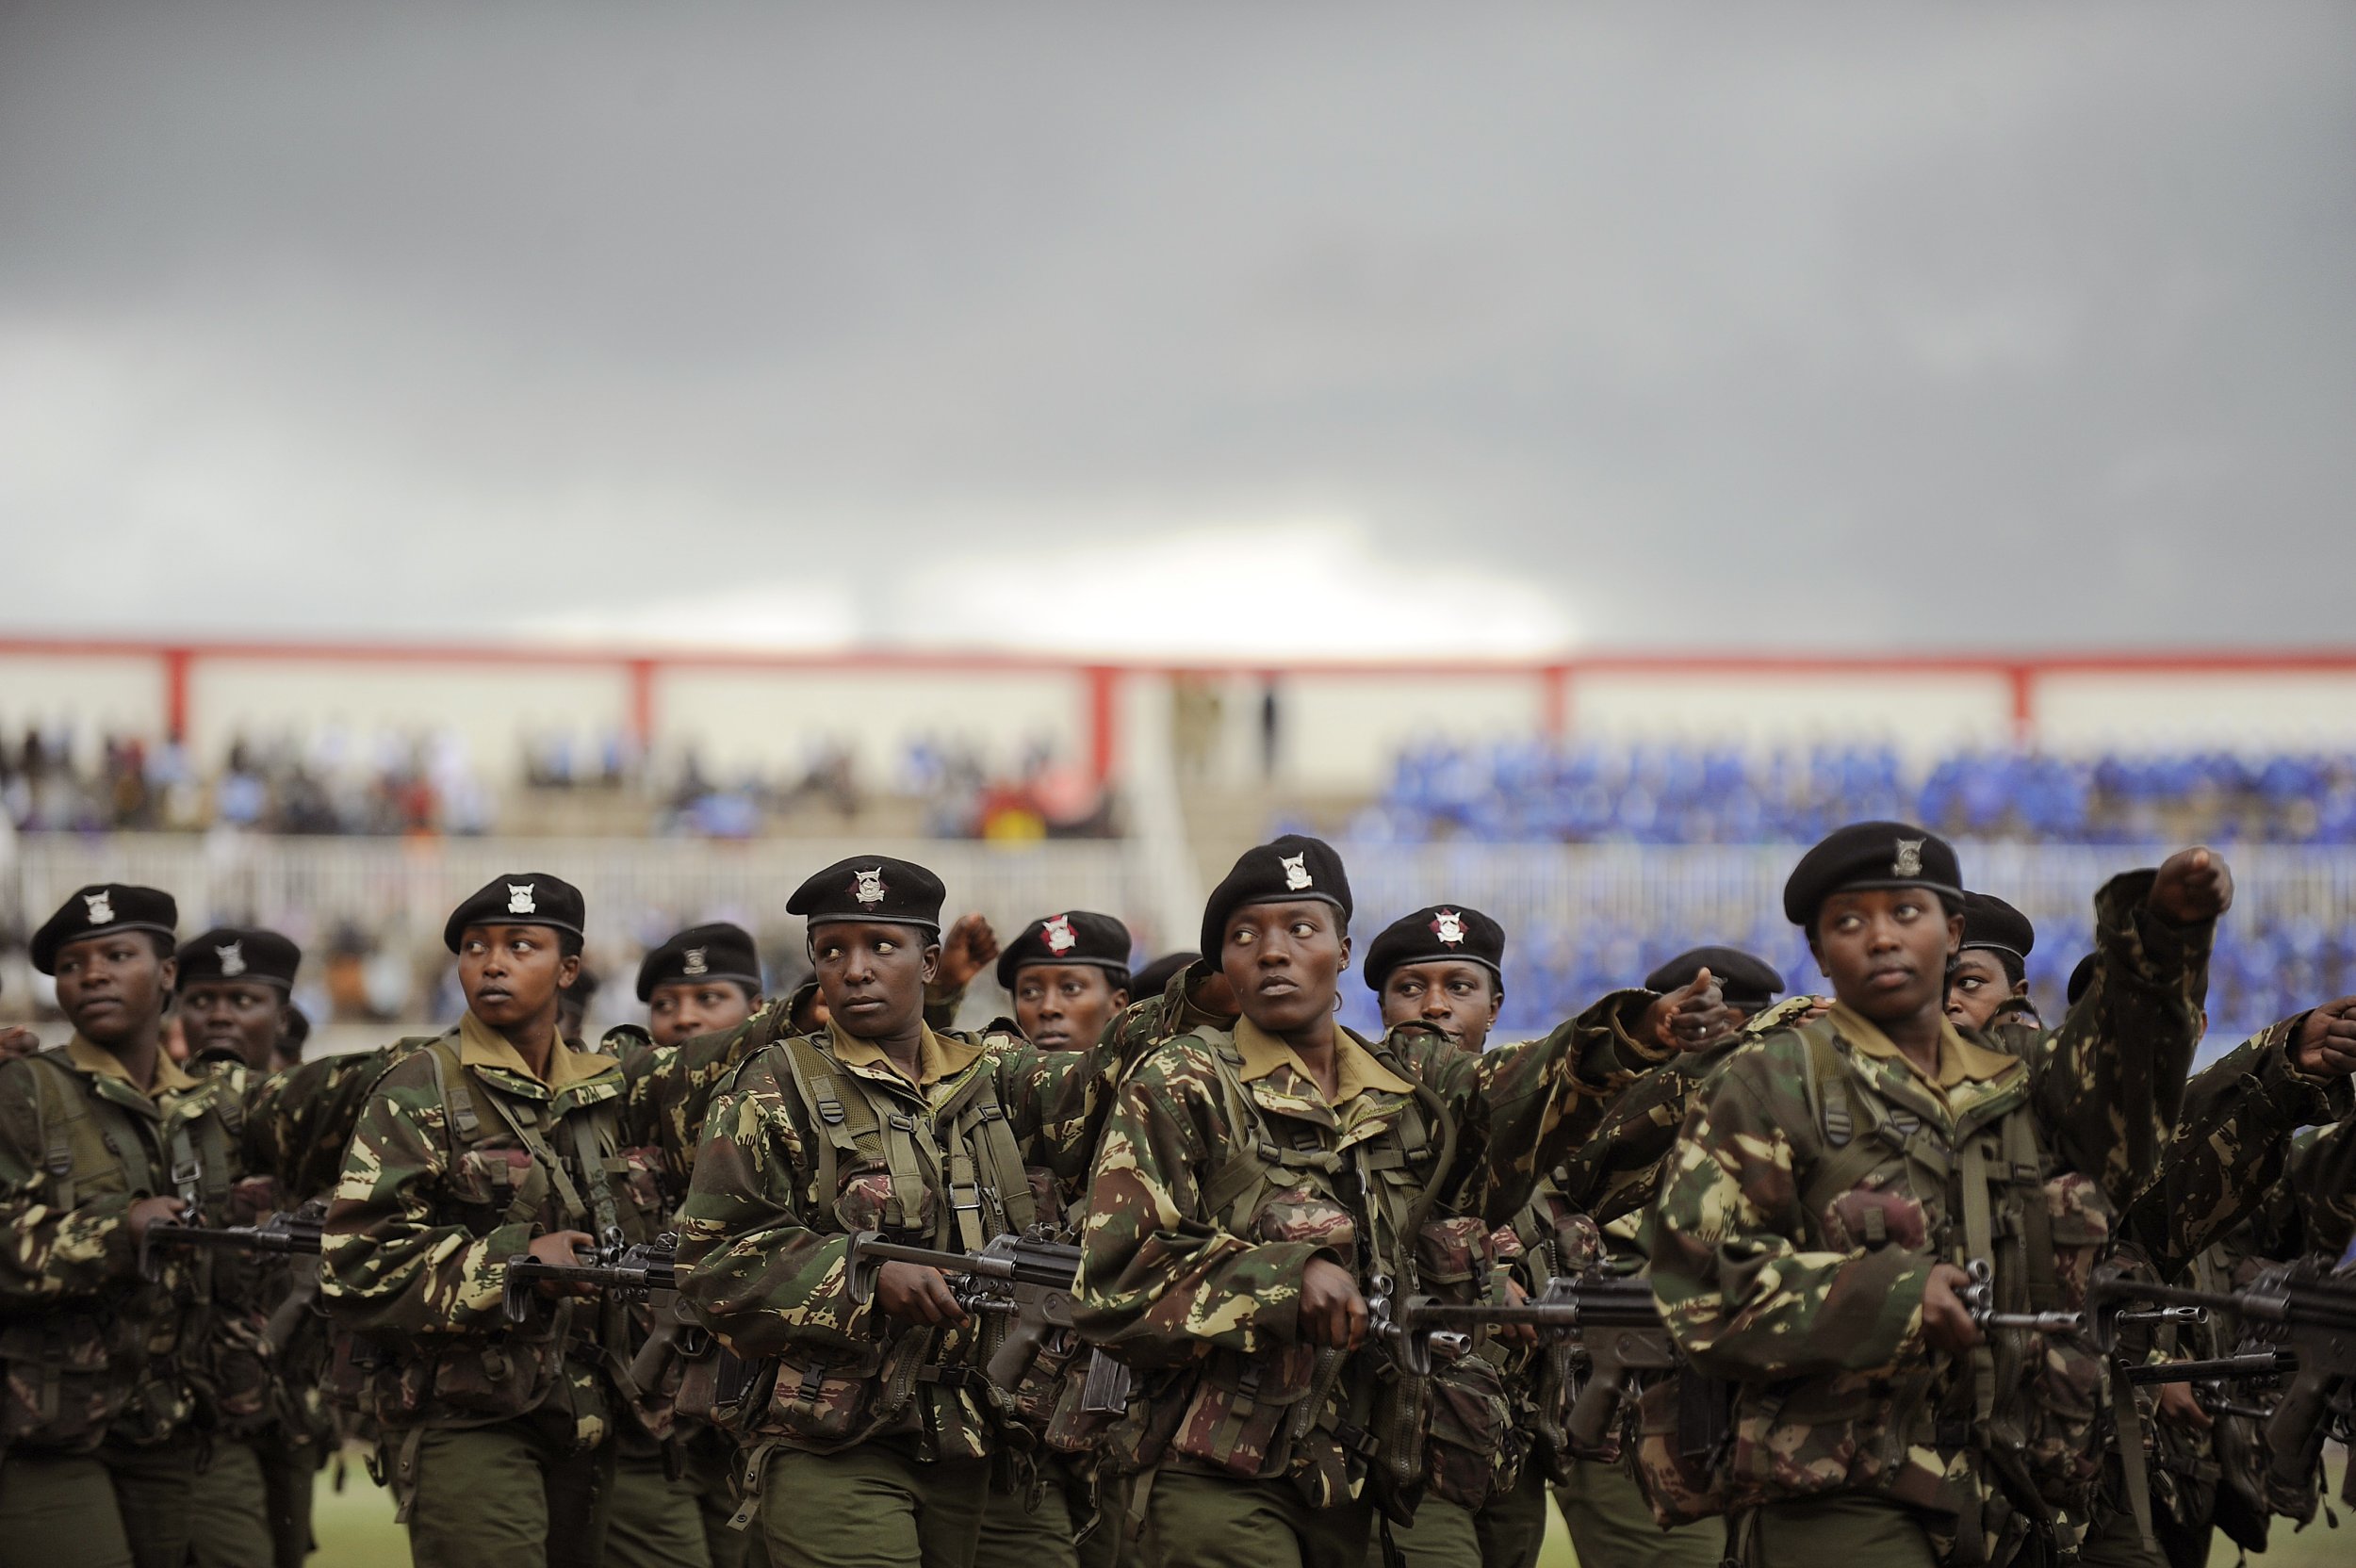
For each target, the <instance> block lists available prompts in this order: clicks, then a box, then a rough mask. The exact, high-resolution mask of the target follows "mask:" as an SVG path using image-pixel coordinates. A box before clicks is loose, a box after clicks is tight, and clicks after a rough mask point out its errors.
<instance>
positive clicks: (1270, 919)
mask: <svg viewBox="0 0 2356 1568" xmlns="http://www.w3.org/2000/svg"><path fill="white" fill-rule="evenodd" d="M1349 962H1350V939H1349V938H1348V937H1347V936H1345V935H1343V933H1342V928H1341V911H1340V910H1338V909H1336V908H1334V907H1333V906H1332V905H1331V904H1326V903H1322V902H1320V901H1317V900H1315V899H1304V900H1302V901H1301V902H1300V903H1298V904H1249V905H1246V906H1245V907H1242V908H1240V909H1238V910H1236V911H1235V913H1234V914H1233V915H1231V916H1230V917H1228V921H1227V935H1226V938H1225V939H1224V940H1223V941H1222V942H1221V943H1220V946H1219V972H1221V973H1222V974H1224V975H1226V976H1227V984H1228V985H1229V986H1230V987H1231V988H1233V989H1234V990H1235V1005H1236V1006H1237V1008H1238V1009H1239V1010H1240V1011H1241V1012H1242V1013H1243V1016H1244V1017H1246V1018H1248V1019H1250V1020H1251V1021H1252V1022H1254V1023H1256V1024H1258V1025H1259V1026H1260V1027H1261V1028H1263V1029H1265V1030H1267V1031H1268V1033H1269V1034H1271V1035H1284V1034H1289V1033H1292V1032H1294V1031H1297V1030H1301V1029H1306V1028H1308V1027H1310V1026H1311V1025H1312V1024H1315V1023H1317V1021H1319V1020H1321V1019H1328V1018H1331V1017H1332V1016H1333V996H1334V989H1335V987H1336V985H1337V984H1338V983H1339V980H1340V976H1341V972H1342V966H1343V965H1345V964H1347V963H1349Z"/></svg>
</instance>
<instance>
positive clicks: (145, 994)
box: [0, 882, 233, 1568]
mask: <svg viewBox="0 0 2356 1568" xmlns="http://www.w3.org/2000/svg"><path fill="white" fill-rule="evenodd" d="M177 919H178V909H177V907H176V906H175V905H174V903H173V901H172V895H171V894H170V893H166V892H160V891H158V890H155V889H154V888H141V887H134V886H131V885H128V884H124V883H120V882H102V883H95V884H92V885H91V886H90V887H87V888H83V889H82V890H79V891H77V892H75V893H74V895H73V896H72V897H70V898H68V899H67V900H66V901H65V903H64V905H63V906H62V907H59V908H58V910H57V913H55V914H53V915H52V916H50V917H49V919H48V921H47V922H46V923H44V924H43V925H42V926H41V929H40V930H39V931H37V932H35V933H34V935H33V939H32V943H31V948H32V959H33V965H34V967H35V968H36V969H38V970H40V971H41V972H42V973H44V974H51V975H55V976H56V977H57V1005H58V1006H59V1007H60V1008H61V1009H62V1010H63V1011H64V1013H65V1015H66V1017H67V1018H68V1019H69V1020H70V1021H72V1022H73V1024H74V1036H73V1038H71V1039H70V1040H68V1041H67V1042H66V1043H65V1044H64V1045H62V1046H57V1047H53V1048H51V1049H49V1050H45V1051H41V1052H39V1053H37V1054H34V1055H32V1056H30V1057H27V1058H23V1059H19V1060H14V1061H9V1062H6V1063H4V1064H0V1203H5V1205H6V1215H7V1220H8V1250H7V1254H6V1256H5V1258H0V1363H4V1364H5V1368H4V1370H5V1381H0V1451H4V1457H0V1562H4V1563H24V1564H27V1565H34V1564H41V1565H46V1564H51V1563H61V1562H74V1563H88V1564H91V1565H93V1568H128V1565H133V1564H136V1565H137V1568H181V1565H182V1562H183V1560H184V1559H185V1558H186V1556H187V1554H188V1510H189V1501H190V1496H191V1492H192V1488H193V1485H194V1476H195V1467H196V1460H197V1457H198V1449H199V1442H198V1438H197V1435H196V1433H195V1431H194V1429H193V1428H192V1423H193V1422H194V1420H195V1419H196V1417H197V1414H198V1408H197V1400H196V1395H195V1391H194V1389H193V1387H192V1385H191V1382H190V1378H189V1371H190V1368H189V1366H188V1359H189V1358H190V1357H192V1356H193V1355H194V1353H195V1352H196V1350H197V1349H198V1345H199V1341H200V1340H201V1338H202V1336H203V1334H204V1332H205V1317H206V1307H207V1302H206V1300H205V1296H206V1292H207V1288H208V1282H207V1280H206V1278H205V1268H204V1266H203V1265H202V1264H201V1263H199V1264H195V1265H191V1264H189V1263H188V1260H186V1259H183V1258H179V1257H166V1258H162V1259H159V1260H157V1267H156V1269H155V1278H154V1279H153V1280H150V1279H149V1278H148V1277H147V1276H146V1274H145V1272H144V1271H143V1270H142V1268H141V1266H140V1252H141V1248H142V1244H143V1242H144V1240H145V1237H146V1232H147V1228H148V1226H150V1225H151V1224H154V1223H155V1222H156V1221H158V1220H166V1221H169V1220H177V1219H179V1218H181V1217H184V1216H188V1217H198V1218H202V1219H203V1220H205V1222H207V1223H212V1224H221V1223H223V1222H225V1220H226V1219H227V1217H228V1206H229V1185H230V1182H231V1180H232V1169H233V1156H232V1155H231V1153H230V1144H231V1141H232V1139H231V1135H230V1133H229V1130H228V1128H227V1127H226V1126H225V1125H224V1123H223V1121H222V1119H221V1116H220V1114H219V1112H218V1111H217V1109H216V1108H215V1096H214V1091H213V1088H212V1086H210V1085H209V1084H208V1083H206V1082H205V1080H203V1079H199V1078H194V1077H191V1076H189V1075H188V1073H186V1072H183V1071H182V1070H180V1069H179V1068H178V1067H177V1066H175V1065H174V1064H173V1063H172V1059H171V1057H170V1056H168V1055H167V1054H165V1053H164V1051H163V1048H162V1037H163V1019H164V1009H165V1006H166V1005H167V1004H168V1002H169V1000H170V998H171V995H172V980H173V972H174V971H173V949H172V927H173V925H174V923H176V921H177Z"/></svg>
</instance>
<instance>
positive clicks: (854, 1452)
mask: <svg viewBox="0 0 2356 1568" xmlns="http://www.w3.org/2000/svg"><path fill="white" fill-rule="evenodd" d="M989 1500H990V1461H988V1460H986V1459H946V1460H921V1459H918V1458H917V1457H916V1456H915V1455H914V1454H912V1453H910V1452H909V1451H908V1449H907V1448H906V1447H905V1446H901V1445H899V1444H896V1443H888V1442H886V1443H862V1444H860V1445H859V1446H857V1447H855V1448H846V1449H844V1450H843V1452H841V1453H839V1454H805V1453H798V1452H795V1451H794V1450H792V1449H787V1448H779V1449H777V1450H776V1451H775V1452H773V1453H772V1454H771V1455H770V1456H769V1461H768V1463H767V1465H766V1466H765V1467H764V1468H763V1470H762V1472H761V1538H762V1540H763V1541H764V1542H766V1543H767V1546H768V1552H769V1561H770V1564H771V1565H772V1568H972V1565H973V1549H974V1543H975V1541H976V1539H977V1538H978V1535H979V1532H980V1528H981V1518H982V1510H983V1509H984V1508H985V1507H986V1506H987V1505H988V1503H989Z"/></svg>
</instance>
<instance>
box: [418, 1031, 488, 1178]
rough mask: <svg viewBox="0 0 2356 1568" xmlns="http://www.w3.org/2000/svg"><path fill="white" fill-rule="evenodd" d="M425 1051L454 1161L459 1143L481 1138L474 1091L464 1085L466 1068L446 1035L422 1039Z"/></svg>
mask: <svg viewBox="0 0 2356 1568" xmlns="http://www.w3.org/2000/svg"><path fill="white" fill-rule="evenodd" d="M425 1054H426V1056H427V1059H429V1060H430V1061H432V1062H433V1064H434V1091H435V1092H436V1093H437V1094H439V1095H440V1096H441V1099H442V1109H443V1111H444V1113H445V1115H444V1118H443V1121H444V1125H446V1126H448V1127H449V1128H450V1136H451V1138H452V1139H453V1141H452V1143H451V1145H450V1154H451V1157H452V1159H453V1161H454V1160H455V1158H456V1156H457V1153H458V1147H459V1145H461V1144H468V1143H475V1142H478V1141H480V1140H481V1138H482V1136H483V1118H482V1117H481V1116H480V1115H479V1114H477V1112H476V1110H475V1103H474V1090H473V1089H472V1088H471V1087H469V1086H467V1083H466V1068H465V1066H464V1065H463V1064H462V1063H460V1061H459V1060H458V1048H457V1047H456V1046H454V1045H452V1044H450V1037H449V1036H448V1035H437V1036H435V1037H434V1038H432V1039H430V1040H428V1041H426V1042H425Z"/></svg>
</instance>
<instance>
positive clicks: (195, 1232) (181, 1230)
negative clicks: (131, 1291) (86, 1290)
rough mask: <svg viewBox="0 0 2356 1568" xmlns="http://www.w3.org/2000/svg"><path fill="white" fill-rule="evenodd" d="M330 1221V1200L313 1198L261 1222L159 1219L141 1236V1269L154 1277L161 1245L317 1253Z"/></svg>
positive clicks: (309, 1254) (286, 1252) (243, 1250)
mask: <svg viewBox="0 0 2356 1568" xmlns="http://www.w3.org/2000/svg"><path fill="white" fill-rule="evenodd" d="M326 1223H327V1202H326V1200H324V1199H319V1198H314V1199H313V1200H311V1201H309V1202H307V1203H305V1204H303V1206H302V1207H301V1208H299V1209H296V1210H294V1211H293V1212H292V1213H287V1212H285V1211H281V1212H279V1213H277V1214H274V1215H271V1216H270V1217H269V1218H268V1219H265V1220H263V1221H262V1222H261V1223H260V1224H259V1225H182V1224H179V1223H177V1222H175V1221H172V1220H157V1221H156V1222H155V1223H154V1224H152V1225H150V1226H148V1228H147V1230H146V1231H145V1232H144V1233H142V1234H141V1235H140V1236H139V1272H140V1274H142V1275H144V1276H145V1277H146V1278H148V1279H150V1280H153V1279H154V1278H155V1273H156V1270H157V1268H158V1267H159V1266H160V1260H159V1259H158V1258H157V1257H156V1256H155V1249H157V1248H159V1247H173V1248H180V1247H188V1248H214V1249H219V1250H222V1251H230V1252H261V1253H278V1254H282V1255H287V1256H303V1255H307V1256H310V1257H318V1256H319V1235H320V1233H321V1232H322V1231H323V1230H324V1229H325V1227H326Z"/></svg>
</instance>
